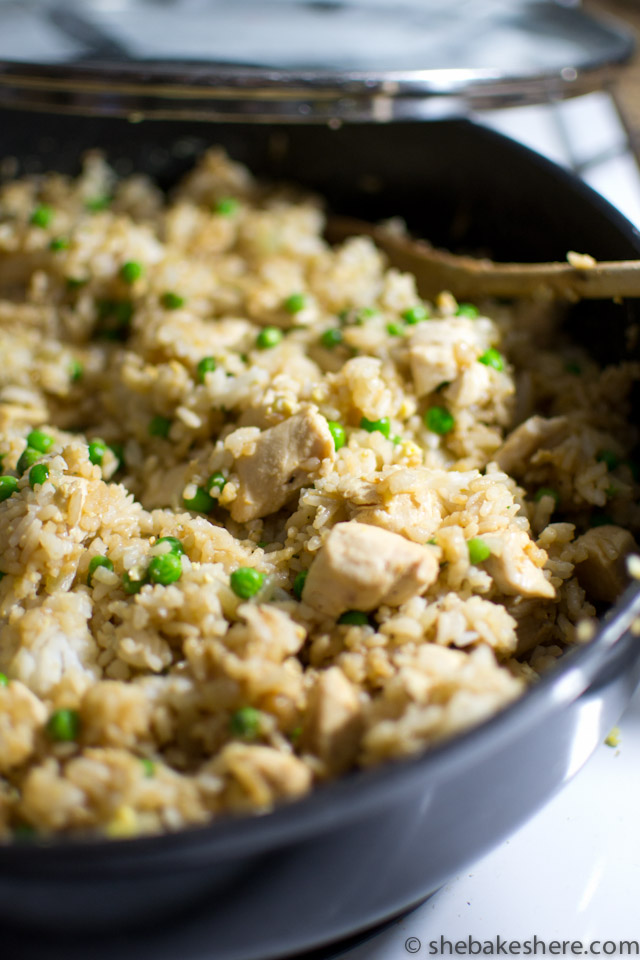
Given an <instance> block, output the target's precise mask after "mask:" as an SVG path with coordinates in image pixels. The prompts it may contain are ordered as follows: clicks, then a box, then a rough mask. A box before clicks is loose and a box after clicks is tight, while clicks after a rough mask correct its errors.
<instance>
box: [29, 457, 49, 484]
mask: <svg viewBox="0 0 640 960" xmlns="http://www.w3.org/2000/svg"><path fill="white" fill-rule="evenodd" d="M48 476H49V467H48V466H47V465H46V463H36V465H35V467H31V470H30V471H29V486H30V487H31V489H32V490H33V489H34V488H35V487H38V486H42V484H43V483H44V482H45V480H46V479H47V478H48Z"/></svg>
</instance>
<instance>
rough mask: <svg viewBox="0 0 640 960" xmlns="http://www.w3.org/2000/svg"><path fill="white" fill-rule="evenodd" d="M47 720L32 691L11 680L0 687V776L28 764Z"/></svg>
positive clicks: (39, 701) (39, 702)
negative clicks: (26, 761) (22, 764)
mask: <svg viewBox="0 0 640 960" xmlns="http://www.w3.org/2000/svg"><path fill="white" fill-rule="evenodd" d="M46 719H47V708H46V707H45V705H44V703H42V701H41V700H38V698H37V697H36V696H35V695H34V694H33V693H31V691H30V690H29V689H28V688H27V687H25V686H24V684H22V683H19V682H18V681H17V680H13V681H12V682H11V683H9V685H8V686H7V687H3V686H0V773H7V772H8V771H9V770H10V769H11V768H12V767H17V766H19V765H20V764H21V763H24V762H25V760H28V759H29V757H30V756H31V755H32V753H33V752H34V750H35V748H36V738H37V735H38V733H39V732H40V730H41V729H42V727H43V726H44V724H45V721H46Z"/></svg>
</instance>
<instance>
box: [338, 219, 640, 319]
mask: <svg viewBox="0 0 640 960" xmlns="http://www.w3.org/2000/svg"><path fill="white" fill-rule="evenodd" d="M325 233H326V236H327V239H328V240H329V242H330V243H338V242H340V241H342V240H345V239H346V238H347V237H353V236H367V237H371V238H372V239H373V240H375V242H376V245H377V246H378V247H379V248H380V249H381V250H383V251H384V252H385V253H386V254H387V256H388V257H389V260H390V262H391V264H392V265H393V266H394V267H398V268H399V269H400V270H406V271H409V272H410V273H413V274H414V275H415V278H416V281H417V284H418V290H419V292H420V295H421V296H423V297H434V296H435V295H436V294H438V293H440V291H441V290H450V291H451V293H453V295H454V296H455V297H457V298H458V299H459V300H462V299H465V300H466V299H472V298H474V297H476V298H477V297H480V296H486V297H544V298H547V299H549V298H553V299H561V300H571V301H575V300H584V299H586V300H609V299H618V298H622V297H640V260H612V261H605V260H602V261H596V260H594V259H593V258H592V257H589V256H584V255H580V254H574V253H569V254H567V257H568V260H569V261H570V262H566V263H495V262H494V261H493V260H489V259H484V258H480V259H475V258H474V257H464V256H457V255H456V254H453V253H448V252H446V251H444V250H436V249H435V248H434V247H432V246H431V245H430V244H429V243H427V242H426V241H425V240H414V239H412V238H411V237H407V236H404V235H403V234H400V233H397V232H396V231H395V230H394V229H393V228H392V227H388V226H377V225H375V224H373V223H368V222H367V221H366V220H357V219H355V218H351V217H339V216H331V217H329V220H328V223H327V228H326V231H325Z"/></svg>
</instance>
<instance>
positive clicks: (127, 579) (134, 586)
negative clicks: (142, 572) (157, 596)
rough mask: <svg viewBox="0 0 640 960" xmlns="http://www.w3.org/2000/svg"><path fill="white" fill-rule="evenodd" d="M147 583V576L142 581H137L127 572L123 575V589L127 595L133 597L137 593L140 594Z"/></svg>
mask: <svg viewBox="0 0 640 960" xmlns="http://www.w3.org/2000/svg"><path fill="white" fill-rule="evenodd" d="M145 583H147V578H146V576H145V577H143V579H142V580H136V579H135V578H134V577H132V576H131V574H130V573H128V571H126V570H125V572H124V573H123V574H122V589H123V590H124V592H125V593H128V594H129V595H130V596H132V595H133V594H135V593H140V591H141V590H142V588H143V587H144V585H145Z"/></svg>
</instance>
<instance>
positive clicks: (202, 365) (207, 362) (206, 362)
mask: <svg viewBox="0 0 640 960" xmlns="http://www.w3.org/2000/svg"><path fill="white" fill-rule="evenodd" d="M263 332H264V331H263ZM216 367H217V363H216V361H215V359H214V358H213V357H203V358H202V360H200V362H199V363H198V366H197V367H196V373H197V376H198V383H204V381H205V379H206V376H207V374H208V373H213V371H214V370H215V369H216Z"/></svg>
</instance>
